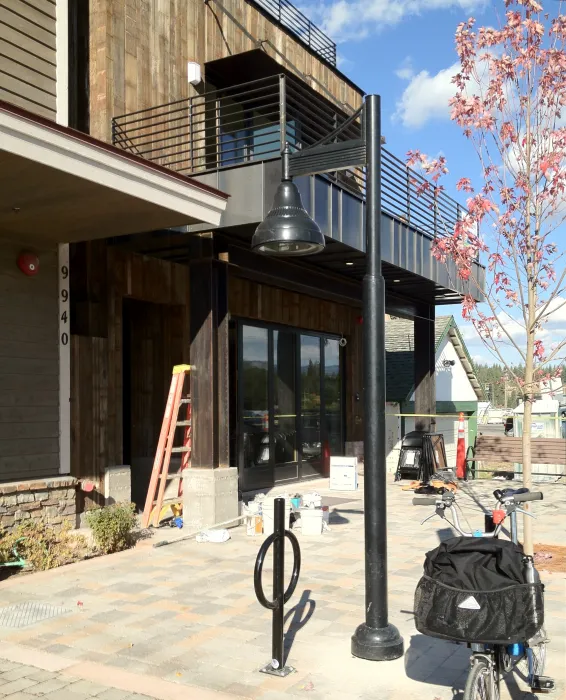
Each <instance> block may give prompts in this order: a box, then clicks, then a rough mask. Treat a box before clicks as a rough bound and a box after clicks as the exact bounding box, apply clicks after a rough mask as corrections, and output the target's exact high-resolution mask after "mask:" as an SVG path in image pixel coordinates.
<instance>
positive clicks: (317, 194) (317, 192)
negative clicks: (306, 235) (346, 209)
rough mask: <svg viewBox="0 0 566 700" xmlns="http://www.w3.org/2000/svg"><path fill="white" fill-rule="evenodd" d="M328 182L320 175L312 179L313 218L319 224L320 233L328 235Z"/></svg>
mask: <svg viewBox="0 0 566 700" xmlns="http://www.w3.org/2000/svg"><path fill="white" fill-rule="evenodd" d="M329 191H330V184H329V183H328V181H327V180H323V179H322V178H321V177H315V179H314V220H315V221H316V223H317V224H318V225H319V226H320V230H321V231H322V233H324V234H326V235H327V236H328V235H330V226H329V222H328V197H329Z"/></svg>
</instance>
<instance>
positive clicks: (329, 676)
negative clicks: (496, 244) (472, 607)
mask: <svg viewBox="0 0 566 700" xmlns="http://www.w3.org/2000/svg"><path fill="white" fill-rule="evenodd" d="M515 485H518V484H515ZM327 486H328V482H327V481H326V482H324V481H322V482H319V483H317V484H316V485H315V488H316V490H317V491H318V492H319V493H322V494H323V496H324V497H325V498H326V499H327V502H328V503H329V504H330V508H331V526H330V531H329V532H327V533H325V534H323V535H322V536H320V537H303V536H301V535H299V538H300V543H301V549H302V554H303V568H302V572H301V578H300V582H299V586H298V587H297V591H296V593H295V595H294V596H293V598H292V600H291V601H290V602H289V604H288V606H287V615H288V617H287V633H286V645H287V648H288V649H289V658H288V663H290V664H291V665H293V666H294V667H295V668H296V669H297V673H295V674H293V675H291V676H289V677H287V678H285V679H281V678H274V677H270V676H266V675H264V674H260V673H259V672H258V669H259V668H260V667H261V666H263V665H265V663H267V662H268V661H269V659H270V651H271V615H270V613H269V612H268V611H267V610H264V609H263V608H262V607H260V605H259V604H258V602H257V601H256V599H255V595H254V591H253V583H252V580H253V566H254V561H255V557H256V554H257V551H258V548H259V545H260V543H261V541H262V540H261V538H252V537H247V536H246V533H245V529H244V528H242V527H240V528H236V529H234V530H232V531H231V535H232V539H231V540H230V541H229V542H227V543H224V544H212V543H208V544H205V543H203V544H199V543H196V542H195V541H194V540H193V541H187V542H182V543H178V544H175V545H171V546H169V547H163V548H157V549H154V548H152V547H151V540H150V541H147V542H145V543H143V544H142V545H141V546H138V547H137V548H136V549H135V550H132V551H129V552H125V553H122V554H117V555H112V556H108V557H101V558H99V559H96V560H91V561H88V562H82V563H80V564H77V565H73V566H69V567H64V568H62V569H60V570H55V571H52V572H46V573H38V574H32V575H29V576H25V577H17V580H14V579H13V578H12V579H9V580H7V581H5V582H3V583H0V589H1V598H0V600H1V605H3V606H4V605H11V604H16V603H22V602H25V601H38V602H44V603H49V604H51V605H60V606H64V607H65V608H70V609H72V612H71V613H70V614H67V615H64V616H62V617H59V618H54V619H51V620H45V621H42V622H38V623H36V624H34V625H31V626H29V627H26V628H23V629H18V630H14V629H8V628H2V627H0V658H2V645H3V643H11V644H12V645H20V646H24V647H25V648H29V649H30V650H34V651H35V652H46V653H47V654H51V655H54V656H56V657H57V658H62V659H67V660H73V661H74V662H75V663H76V668H77V669H79V668H80V666H81V664H85V663H87V662H90V663H94V664H98V665H100V667H101V668H103V669H107V672H108V675H107V676H106V677H101V678H100V679H97V680H100V682H105V683H107V684H108V685H112V682H111V680H110V677H111V674H112V672H113V671H114V672H118V671H120V672H121V673H123V672H124V671H127V672H129V673H130V674H132V676H133V675H134V674H135V677H137V678H142V679H143V678H146V677H147V678H148V679H149V678H152V679H154V680H155V679H159V680H160V681H162V682H163V683H170V684H172V685H171V686H169V687H171V688H179V690H182V689H183V686H185V687H186V691H187V693H186V697H187V698H191V699H192V698H197V699H198V698H199V692H198V688H201V689H202V692H203V693H205V694H206V691H208V697H210V691H221V692H223V693H225V694H227V695H228V696H233V697H240V698H250V699H252V700H256V699H261V700H292V698H293V697H301V698H302V697H304V698H309V699H310V700H335V699H336V700H338V698H340V700H344V699H346V700H350V699H352V700H370V698H371V700H375V698H377V697H379V698H380V700H401V699H403V700H412V699H414V700H417V699H418V700H452V699H453V698H454V697H461V692H462V690H463V686H464V683H465V678H466V674H467V669H468V660H469V651H468V649H467V648H466V647H465V646H464V645H460V644H455V643H451V642H447V641H442V640H435V639H431V638H429V637H424V636H422V635H420V634H418V632H417V631H416V629H415V627H414V621H413V615H412V609H413V594H414V590H415V586H416V584H417V581H418V579H419V577H420V575H421V573H422V564H423V560H424V555H425V552H426V551H428V550H430V549H432V548H433V547H435V546H436V545H437V544H438V542H439V539H440V538H444V537H447V536H451V535H452V534H453V533H452V532H451V529H450V527H449V526H448V525H447V524H446V523H445V522H443V521H441V520H439V519H433V520H431V521H429V522H428V523H426V524H425V525H424V526H422V527H421V526H420V520H421V519H423V518H424V517H426V515H428V514H429V513H428V512H427V510H426V508H416V507H413V506H412V505H411V498H412V495H413V494H412V493H410V492H403V491H402V490H401V488H400V486H399V485H398V484H393V483H392V481H390V484H389V486H388V541H389V577H388V578H389V615H390V620H391V622H392V623H393V624H395V625H397V627H398V628H399V629H400V631H401V633H402V635H403V637H404V640H405V655H404V658H401V659H399V660H397V661H394V662H388V663H384V664H376V663H371V662H367V661H363V660H360V659H355V658H353V657H352V656H351V653H350V638H351V635H352V633H353V632H354V630H355V628H356V626H357V625H358V624H360V623H361V622H362V621H363V617H364V604H365V601H364V544H363V500H362V499H363V494H362V490H361V489H360V490H359V491H358V492H356V493H351V494H349V493H338V492H333V491H329V490H328V488H327ZM499 486H501V483H500V482H487V481H482V482H475V483H473V484H471V485H466V486H464V487H463V491H465V492H466V494H467V495H465V494H464V493H462V494H461V495H460V497H459V502H460V504H461V506H462V510H463V517H462V521H463V523H466V519H467V520H469V521H470V525H471V527H472V528H477V527H482V526H483V522H484V519H483V512H482V510H481V508H480V506H479V505H478V502H479V503H482V504H485V505H488V506H489V507H492V504H493V497H491V496H490V498H486V495H487V494H491V492H492V491H493V489H494V488H496V487H499ZM298 488H299V487H298V486H296V485H294V486H293V491H296V490H297V489H298ZM300 488H301V490H302V492H305V487H304V486H302V487H300ZM311 488H312V485H311ZM542 490H543V491H544V493H545V500H544V501H542V502H540V503H538V502H537V503H535V504H534V506H533V512H534V513H535V514H536V515H537V516H538V520H537V521H536V523H535V526H534V527H535V537H536V540H537V541H540V542H545V543H548V544H566V534H565V533H566V499H565V498H564V496H565V494H566V491H565V485H564V484H548V485H547V484H545V485H544V486H543V487H542ZM338 499H340V502H339V501H338ZM174 534H175V532H174V531H169V529H167V530H161V531H160V532H159V533H157V534H156V535H155V536H154V540H153V541H155V540H156V539H163V538H164V537H165V536H169V537H170V536H173V535H174ZM177 534H179V533H178V532H177ZM290 554H291V552H290V551H289V559H290ZM268 564H269V562H268V563H267V564H266V568H265V572H264V581H265V584H266V588H267V590H268V591H269V590H270V580H271V579H270V575H271V571H270V569H269V566H268ZM289 565H290V564H289V560H288V563H287V567H288V568H289ZM541 576H542V579H543V582H544V583H545V585H546V601H545V602H546V628H547V632H548V634H549V636H550V638H551V645H550V646H549V649H548V652H549V657H548V671H547V672H548V674H549V675H553V676H554V677H555V678H556V679H557V681H558V684H559V690H558V692H557V693H556V694H555V695H553V697H554V698H555V700H557V699H558V698H560V697H561V695H562V693H563V692H564V663H563V660H564V658H566V648H565V643H566V629H565V626H566V608H565V606H564V600H565V592H566V576H565V575H564V574H549V573H546V572H544V571H542V572H541ZM1 668H2V675H1V676H0V697H1V696H2V694H3V695H4V697H8V698H10V700H25V698H29V697H37V696H39V695H40V693H42V692H43V693H44V694H45V696H46V697H53V698H56V699H57V700H67V699H68V698H70V699H72V700H77V698H82V697H84V698H86V697H97V698H108V699H111V698H116V699H117V700H123V699H124V698H128V700H133V698H136V699H138V700H139V698H141V697H143V696H142V695H139V694H138V695H136V694H128V693H127V692H125V690H116V689H115V688H104V687H102V686H95V685H91V684H90V681H89V682H87V681H82V680H79V679H78V678H77V679H75V680H73V678H72V676H70V674H72V673H74V669H75V666H73V667H70V668H69V669H67V670H66V672H65V673H53V674H49V673H47V672H40V671H38V670H37V669H34V668H32V667H25V666H24V667H18V666H16V665H14V664H12V665H10V664H8V663H7V664H6V665H4V666H2V667H1ZM77 675H80V674H79V673H78V671H77ZM91 680H92V679H91ZM50 684H51V685H50ZM42 688H44V689H45V690H43V689H42ZM195 688H196V689H197V690H196V691H195ZM135 690H137V691H138V693H139V692H140V691H142V692H143V691H144V690H145V691H146V692H149V690H148V688H144V687H141V688H140V687H137V688H135ZM525 691H526V687H525V686H524V683H523V682H522V681H521V680H520V679H519V678H515V679H514V680H513V681H512V682H511V683H510V684H509V687H505V688H503V691H502V700H503V699H504V698H513V700H517V699H519V698H523V697H531V696H530V695H528V694H526V695H525V694H524V692H525ZM152 692H154V691H152ZM183 697H185V696H184V695H183ZM203 697H204V696H203ZM224 697H226V695H224Z"/></svg>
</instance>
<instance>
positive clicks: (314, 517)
mask: <svg viewBox="0 0 566 700" xmlns="http://www.w3.org/2000/svg"><path fill="white" fill-rule="evenodd" d="M322 516H323V513H322V508H302V509H301V533H302V534H303V535H321V534H322Z"/></svg>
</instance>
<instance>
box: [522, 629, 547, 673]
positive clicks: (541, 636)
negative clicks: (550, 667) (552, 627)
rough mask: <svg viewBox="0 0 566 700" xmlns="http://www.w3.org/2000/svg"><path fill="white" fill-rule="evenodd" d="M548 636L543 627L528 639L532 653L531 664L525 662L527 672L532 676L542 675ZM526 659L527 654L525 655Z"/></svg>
mask: <svg viewBox="0 0 566 700" xmlns="http://www.w3.org/2000/svg"><path fill="white" fill-rule="evenodd" d="M547 643H548V638H547V636H546V632H545V630H544V627H541V628H540V630H539V631H538V632H537V633H536V634H535V636H534V637H533V638H532V639H529V649H530V650H531V655H532V665H531V664H529V663H528V661H527V662H526V665H527V673H528V674H529V675H533V676H544V667H545V665H546V645H547ZM527 659H528V656H527Z"/></svg>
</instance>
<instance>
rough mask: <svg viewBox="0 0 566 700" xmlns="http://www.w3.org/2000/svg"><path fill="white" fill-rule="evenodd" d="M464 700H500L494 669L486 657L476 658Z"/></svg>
mask: <svg viewBox="0 0 566 700" xmlns="http://www.w3.org/2000/svg"><path fill="white" fill-rule="evenodd" d="M462 700H499V690H498V688H497V683H496V682H495V678H494V669H493V667H492V666H491V664H489V663H488V662H487V661H486V660H485V659H474V661H473V663H472V668H471V669H470V673H469V674H468V680H467V681H466V687H465V689H464V697H463V698H462Z"/></svg>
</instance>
